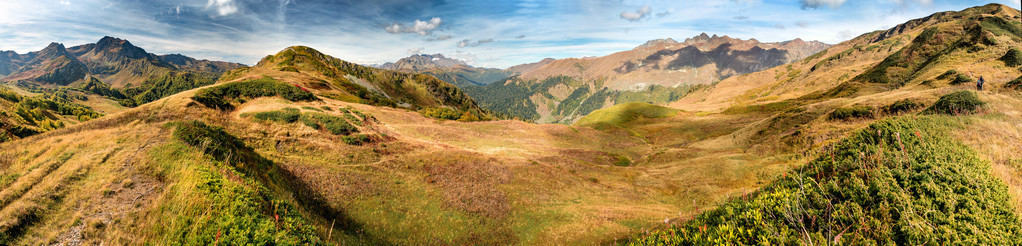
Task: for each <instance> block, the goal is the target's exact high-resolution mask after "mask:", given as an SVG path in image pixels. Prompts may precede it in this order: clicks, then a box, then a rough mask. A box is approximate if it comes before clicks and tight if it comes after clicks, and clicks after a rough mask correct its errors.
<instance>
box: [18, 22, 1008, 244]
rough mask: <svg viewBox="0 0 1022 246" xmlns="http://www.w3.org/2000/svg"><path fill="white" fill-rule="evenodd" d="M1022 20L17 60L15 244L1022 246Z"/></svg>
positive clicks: (105, 52)
mask: <svg viewBox="0 0 1022 246" xmlns="http://www.w3.org/2000/svg"><path fill="white" fill-rule="evenodd" d="M1020 17H1022V13H1020V11H1019V10H1018V9H1015V8H1012V7H1010V6H1006V5H1001V4H987V5H984V6H976V7H970V8H967V9H964V10H960V11H948V12H938V13H935V14H932V15H930V16H926V17H922V18H918V19H914V20H911V21H908V22H906V23H903V24H900V25H897V26H894V27H891V28H889V29H886V30H879V31H875V32H869V33H865V34H862V35H860V36H857V37H854V38H851V39H850V40H847V41H844V42H841V43H838V44H834V45H827V44H823V43H819V42H815V41H814V42H806V41H802V40H801V39H795V40H792V41H786V42H778V43H760V42H759V41H756V40H755V39H750V40H741V39H733V38H730V37H728V36H717V35H713V36H710V35H707V34H705V33H704V34H702V35H699V36H696V37H693V38H690V39H687V40H685V41H684V42H677V41H674V40H672V39H663V40H655V41H650V42H648V43H646V44H644V45H642V46H639V47H636V48H635V49H632V50H628V51H622V52H618V53H614V54H612V55H608V56H604V57H595V58H567V59H546V60H542V61H540V62H538V63H535V64H523V65H519V66H512V67H510V68H508V69H489V68H479V67H473V66H469V65H468V64H467V63H465V62H462V61H459V60H455V59H449V58H446V57H443V56H442V55H439V54H438V55H413V56H412V57H410V58H405V59H402V60H400V61H398V62H395V63H389V64H384V65H381V66H377V67H373V66H365V65H360V64H356V63H352V62H348V61H345V60H342V59H343V58H340V57H333V56H331V55H329V54H325V53H323V52H321V51H320V50H317V49H314V48H313V47H309V46H290V47H287V48H283V49H281V50H279V51H278V52H277V53H274V54H268V55H266V56H265V57H263V58H262V59H260V60H259V61H258V62H257V63H256V64H255V65H252V66H244V65H241V64H234V63H224V62H211V61H205V60H195V59H191V58H187V57H184V56H177V55H169V56H157V55H153V54H150V53H146V52H145V51H144V50H142V49H141V48H137V47H134V46H133V45H130V43H128V42H127V41H124V40H119V39H115V38H110V37H107V38H103V40H101V41H100V42H98V43H96V44H89V45H83V46H76V47H73V48H64V47H63V45H60V44H56V43H55V44H53V45H50V46H49V47H47V48H46V49H44V50H43V51H40V52H33V53H29V54H27V55H20V54H17V53H14V52H9V53H2V54H3V55H4V56H0V59H6V60H0V73H3V72H5V71H9V73H7V74H5V77H3V78H0V80H3V81H5V82H6V83H5V84H3V85H0V109H3V111H0V130H2V131H0V244H2V245H8V244H10V245H38V244H60V245H80V244H114V245H138V244H151V243H157V244H159V243H165V244H187V245H216V244H228V245H240V244H282V245H310V244H315V245H319V244H325V245H331V244H334V245H595V244H599V245H719V244H735V245H753V244H768V245H769V244H781V245H788V244H809V245H815V244H828V245H829V244H896V245H900V244H929V243H934V242H936V243H937V244H941V243H949V242H954V243H964V244H989V245H1004V244H1013V243H1017V242H1018V240H1017V239H1018V238H1020V237H1022V235H1020V233H1022V228H1020V227H1019V225H1020V223H1019V222H1022V217H1020V216H1019V215H1020V214H1022V179H1020V177H1022V176H1020V175H1022V165H1019V164H1020V163H1022V152H1019V151H1017V150H1018V149H1020V148H1022V144H1020V142H1022V111H1020V110H1019V109H1020V108H1022V91H1020V90H1019V88H1020V87H1019V86H1018V85H1019V84H1020V82H1019V81H1020V80H1022V60H1020V59H1022V58H1020V57H1022V55H1019V54H1022V52H1020V51H1018V47H1022V21H1020ZM621 18H625V15H624V14H622V16H621ZM399 27H400V26H399ZM387 31H388V32H389V31H391V29H388V30H387ZM477 45H478V43H477ZM103 47H117V48H103ZM11 54H13V55H11ZM5 57H6V58H5ZM10 57H13V58H10ZM140 71H145V72H140ZM979 76H983V78H984V79H985V83H986V84H985V89H984V90H976V81H975V78H977V77H979Z"/></svg>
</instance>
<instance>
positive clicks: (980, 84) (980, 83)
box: [976, 76, 983, 91]
mask: <svg viewBox="0 0 1022 246" xmlns="http://www.w3.org/2000/svg"><path fill="white" fill-rule="evenodd" d="M976 90H980V91H982V90H983V76H979V81H976Z"/></svg>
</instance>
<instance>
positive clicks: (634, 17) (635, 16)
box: [621, 5, 653, 21]
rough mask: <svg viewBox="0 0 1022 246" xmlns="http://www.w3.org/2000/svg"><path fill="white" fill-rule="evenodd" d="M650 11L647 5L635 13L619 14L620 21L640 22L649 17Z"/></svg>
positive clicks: (651, 9)
mask: <svg viewBox="0 0 1022 246" xmlns="http://www.w3.org/2000/svg"><path fill="white" fill-rule="evenodd" d="M651 11H653V8H650V7H649V5H646V6H642V8H639V9H637V10H635V12H628V11H625V12H621V19H625V20H628V21H638V20H641V19H642V18H646V16H649V12H651Z"/></svg>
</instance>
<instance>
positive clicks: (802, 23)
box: [795, 21, 809, 28]
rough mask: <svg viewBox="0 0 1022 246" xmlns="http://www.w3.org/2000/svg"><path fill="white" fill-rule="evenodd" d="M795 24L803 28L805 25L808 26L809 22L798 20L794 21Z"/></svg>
mask: <svg viewBox="0 0 1022 246" xmlns="http://www.w3.org/2000/svg"><path fill="white" fill-rule="evenodd" d="M795 25H796V26H798V27H801V28H805V27H807V26H809V22H805V21H799V22H795Z"/></svg>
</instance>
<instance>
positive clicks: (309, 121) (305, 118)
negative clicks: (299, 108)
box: [299, 114, 319, 130]
mask: <svg viewBox="0 0 1022 246" xmlns="http://www.w3.org/2000/svg"><path fill="white" fill-rule="evenodd" d="M299 120H301V121H302V124H305V125H306V126H308V127H312V129H316V130H319V123H317V122H316V119H313V118H312V116H311V115H309V114H302V117H300V118H299Z"/></svg>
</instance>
